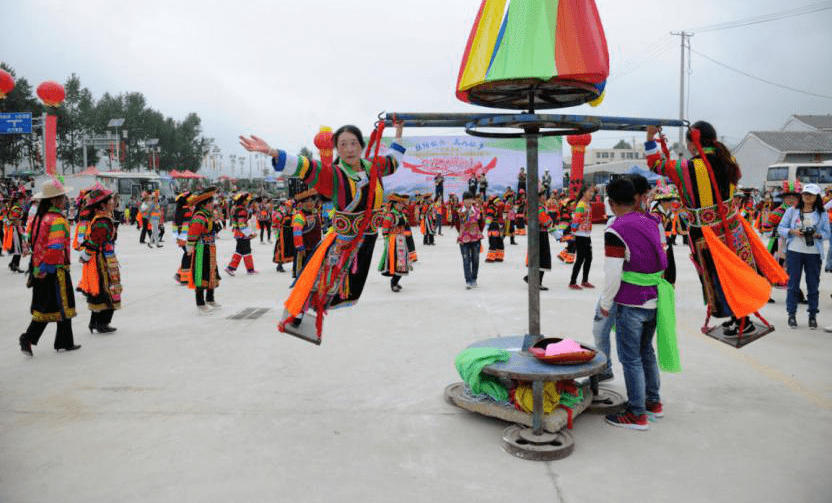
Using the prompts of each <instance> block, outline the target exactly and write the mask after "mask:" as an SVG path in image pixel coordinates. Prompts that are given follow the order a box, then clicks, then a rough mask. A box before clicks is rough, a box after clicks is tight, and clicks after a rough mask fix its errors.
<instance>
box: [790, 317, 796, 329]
mask: <svg viewBox="0 0 832 503" xmlns="http://www.w3.org/2000/svg"><path fill="white" fill-rule="evenodd" d="M789 326H790V327H792V328H797V318H795V317H794V315H790V316H789Z"/></svg>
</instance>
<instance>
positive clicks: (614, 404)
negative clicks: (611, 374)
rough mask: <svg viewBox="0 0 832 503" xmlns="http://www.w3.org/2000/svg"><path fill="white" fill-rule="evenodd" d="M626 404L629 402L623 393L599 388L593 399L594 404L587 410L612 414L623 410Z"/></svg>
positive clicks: (594, 412)
mask: <svg viewBox="0 0 832 503" xmlns="http://www.w3.org/2000/svg"><path fill="white" fill-rule="evenodd" d="M626 403H627V400H626V399H625V398H624V396H623V395H622V394H621V393H619V392H617V391H613V390H611V389H608V388H599V389H598V394H597V395H595V396H594V397H592V404H591V405H590V406H589V408H587V412H591V413H593V414H610V413H613V412H618V411H619V410H621V409H623V408H624V404H626Z"/></svg>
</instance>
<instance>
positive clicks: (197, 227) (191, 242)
mask: <svg viewBox="0 0 832 503" xmlns="http://www.w3.org/2000/svg"><path fill="white" fill-rule="evenodd" d="M207 232H208V219H207V218H205V215H203V214H201V213H196V214H195V215H194V216H193V218H191V222H190V224H189V225H188V245H187V249H188V252H189V253H190V252H193V250H194V248H195V247H196V244H197V242H198V241H199V238H200V237H202V235H203V234H205V233H207Z"/></svg>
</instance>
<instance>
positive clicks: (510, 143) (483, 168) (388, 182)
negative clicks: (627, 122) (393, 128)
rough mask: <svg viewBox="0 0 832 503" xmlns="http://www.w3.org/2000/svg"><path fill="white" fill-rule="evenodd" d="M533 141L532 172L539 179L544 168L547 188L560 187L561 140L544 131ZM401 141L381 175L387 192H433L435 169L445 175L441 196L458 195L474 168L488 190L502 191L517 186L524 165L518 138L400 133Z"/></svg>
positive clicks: (522, 146) (523, 151) (523, 145)
mask: <svg viewBox="0 0 832 503" xmlns="http://www.w3.org/2000/svg"><path fill="white" fill-rule="evenodd" d="M385 140H387V141H388V142H389V139H387V138H385ZM538 142H539V143H538V150H539V153H538V176H539V177H540V178H541V179H542V178H543V174H544V172H545V171H546V170H549V174H550V175H551V176H552V189H553V190H554V189H560V188H561V187H562V186H563V156H562V145H563V144H562V140H561V138H560V137H557V136H547V137H541V138H539V140H538ZM401 143H402V144H403V145H404V146H405V147H406V148H407V152H405V155H404V162H403V163H402V165H401V166H399V169H398V171H396V173H395V174H393V175H391V176H388V177H385V178H384V191H385V192H386V193H388V194H389V193H392V192H398V193H404V194H415V193H431V194H433V193H434V192H435V189H434V181H433V179H434V177H435V176H436V175H437V174H438V173H441V174H442V176H443V177H444V178H445V182H444V192H445V197H446V198H447V197H448V195H450V194H457V195H459V196H461V195H462V193H463V192H465V191H466V190H468V179H469V178H471V176H472V175H479V174H480V173H485V175H486V178H487V180H488V193H489V194H502V193H503V192H504V191H505V190H506V187H511V188H512V189H514V190H517V173H518V172H519V171H520V168H525V167H526V140H525V139H524V138H516V139H514V138H512V139H490V138H477V137H474V136H411V137H406V138H402V140H401Z"/></svg>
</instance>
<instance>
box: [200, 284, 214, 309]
mask: <svg viewBox="0 0 832 503" xmlns="http://www.w3.org/2000/svg"><path fill="white" fill-rule="evenodd" d="M206 299H207V300H208V302H214V289H213V288H197V289H196V305H197V306H204V305H205V300H206Z"/></svg>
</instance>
